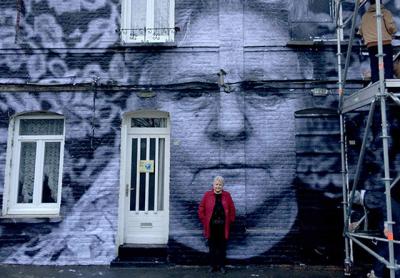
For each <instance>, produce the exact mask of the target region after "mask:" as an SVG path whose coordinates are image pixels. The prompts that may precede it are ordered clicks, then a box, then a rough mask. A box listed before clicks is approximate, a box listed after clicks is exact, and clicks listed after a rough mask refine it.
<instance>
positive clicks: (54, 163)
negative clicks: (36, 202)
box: [42, 142, 61, 203]
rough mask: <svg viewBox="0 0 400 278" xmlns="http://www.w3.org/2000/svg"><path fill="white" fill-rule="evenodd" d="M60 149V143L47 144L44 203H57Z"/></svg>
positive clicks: (44, 171) (44, 166)
mask: <svg viewBox="0 0 400 278" xmlns="http://www.w3.org/2000/svg"><path fill="white" fill-rule="evenodd" d="M60 147H61V143H60V142H46V143H45V151H44V165H43V188H42V189H43V190H42V203H57V193H58V173H59V169H60Z"/></svg>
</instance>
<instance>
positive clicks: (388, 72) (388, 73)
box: [368, 44, 393, 83]
mask: <svg viewBox="0 0 400 278" xmlns="http://www.w3.org/2000/svg"><path fill="white" fill-rule="evenodd" d="M368 53H369V61H370V65H371V81H372V83H374V82H376V81H378V80H379V67H378V57H376V55H377V54H378V46H371V47H368ZM383 53H384V54H385V56H384V57H383V64H384V67H385V79H391V78H393V47H392V45H391V44H387V45H384V46H383Z"/></svg>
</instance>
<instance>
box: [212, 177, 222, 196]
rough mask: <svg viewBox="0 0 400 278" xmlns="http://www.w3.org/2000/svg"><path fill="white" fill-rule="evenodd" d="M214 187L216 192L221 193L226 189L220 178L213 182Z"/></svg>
mask: <svg viewBox="0 0 400 278" xmlns="http://www.w3.org/2000/svg"><path fill="white" fill-rule="evenodd" d="M213 189H214V192H215V193H216V194H220V193H221V192H222V189H224V184H223V183H222V182H221V181H220V180H216V181H214V183H213Z"/></svg>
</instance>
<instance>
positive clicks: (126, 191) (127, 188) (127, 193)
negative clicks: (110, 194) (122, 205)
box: [125, 184, 129, 197]
mask: <svg viewBox="0 0 400 278" xmlns="http://www.w3.org/2000/svg"><path fill="white" fill-rule="evenodd" d="M125 196H126V197H128V196H129V184H126V185H125Z"/></svg>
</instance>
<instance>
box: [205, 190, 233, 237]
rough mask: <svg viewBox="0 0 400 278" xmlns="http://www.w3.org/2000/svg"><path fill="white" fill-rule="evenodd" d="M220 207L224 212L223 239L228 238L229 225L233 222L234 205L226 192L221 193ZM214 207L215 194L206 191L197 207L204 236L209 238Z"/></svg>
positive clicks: (212, 191) (211, 191)
mask: <svg viewBox="0 0 400 278" xmlns="http://www.w3.org/2000/svg"><path fill="white" fill-rule="evenodd" d="M221 194H222V197H221V199H222V206H223V207H224V211H225V239H228V238H229V228H230V224H231V223H232V222H233V221H235V215H236V211H235V205H234V204H233V200H232V197H231V194H229V192H227V191H222V193H221ZM214 206H215V193H214V190H210V191H207V192H206V193H205V194H204V196H203V199H202V200H201V203H200V206H199V211H198V214H199V218H200V221H201V223H203V227H204V236H205V237H206V238H210V220H211V217H212V213H213V210H214Z"/></svg>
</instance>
